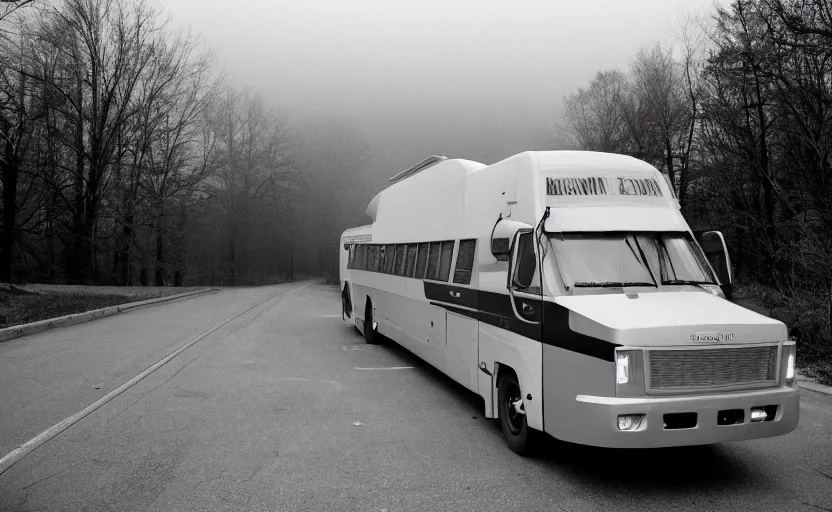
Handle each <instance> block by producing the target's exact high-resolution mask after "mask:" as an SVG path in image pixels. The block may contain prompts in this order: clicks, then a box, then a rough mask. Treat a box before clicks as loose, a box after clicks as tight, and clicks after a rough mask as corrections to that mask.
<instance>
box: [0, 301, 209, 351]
mask: <svg viewBox="0 0 832 512" xmlns="http://www.w3.org/2000/svg"><path fill="white" fill-rule="evenodd" d="M219 290H220V289H219V288H205V289H201V290H192V291H190V292H185V293H178V294H176V295H168V296H165V297H156V298H155V299H146V300H140V301H136V302H128V303H125V304H118V305H115V306H108V307H106V308H100V309H93V310H91V311H84V312H82V313H73V314H71V315H64V316H59V317H55V318H47V319H44V320H38V321H37V322H30V323H28V324H22V325H13V326H11V327H4V328H3V329H0V343H2V342H4V341H9V340H14V339H17V338H22V337H24V336H29V335H31V334H37V333H39V332H43V331H47V330H49V329H55V328H57V327H67V326H70V325H77V324H82V323H86V322H92V321H94V320H99V319H101V318H106V317H108V316H113V315H117V314H118V313H123V312H126V311H132V310H134V309H139V308H142V307H145V306H153V305H155V304H159V303H162V302H168V301H172V300H176V299H184V298H186V297H195V296H197V295H206V294H209V293H215V292H218V291H219Z"/></svg>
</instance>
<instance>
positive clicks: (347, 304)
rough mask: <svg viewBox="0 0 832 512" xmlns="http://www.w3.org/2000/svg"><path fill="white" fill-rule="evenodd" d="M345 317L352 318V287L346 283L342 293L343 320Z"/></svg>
mask: <svg viewBox="0 0 832 512" xmlns="http://www.w3.org/2000/svg"><path fill="white" fill-rule="evenodd" d="M344 316H346V317H347V318H352V300H351V299H350V287H349V284H347V283H344V291H343V292H341V318H343V317H344Z"/></svg>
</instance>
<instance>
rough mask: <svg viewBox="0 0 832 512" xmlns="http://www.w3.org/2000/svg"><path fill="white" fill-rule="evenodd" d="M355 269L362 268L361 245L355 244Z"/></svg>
mask: <svg viewBox="0 0 832 512" xmlns="http://www.w3.org/2000/svg"><path fill="white" fill-rule="evenodd" d="M355 269H356V270H364V269H363V268H361V245H356V246H355Z"/></svg>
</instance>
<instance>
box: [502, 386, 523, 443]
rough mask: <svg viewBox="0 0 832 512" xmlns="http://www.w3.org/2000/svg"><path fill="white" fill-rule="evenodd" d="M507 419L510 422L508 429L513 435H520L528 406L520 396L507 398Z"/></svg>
mask: <svg viewBox="0 0 832 512" xmlns="http://www.w3.org/2000/svg"><path fill="white" fill-rule="evenodd" d="M506 412H507V413H508V414H507V415H506V419H507V420H508V427H509V430H511V432H512V434H515V435H517V434H519V433H520V431H521V430H522V429H523V421H524V419H525V416H526V405H525V404H524V403H523V398H522V397H521V396H519V395H516V394H512V395H509V396H508V397H506Z"/></svg>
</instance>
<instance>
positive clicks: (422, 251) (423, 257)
mask: <svg viewBox="0 0 832 512" xmlns="http://www.w3.org/2000/svg"><path fill="white" fill-rule="evenodd" d="M428 247H429V245H428V244H426V243H422V244H419V254H418V256H417V257H416V275H415V276H413V277H415V278H417V279H424V278H425V269H426V268H427V266H428Z"/></svg>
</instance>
